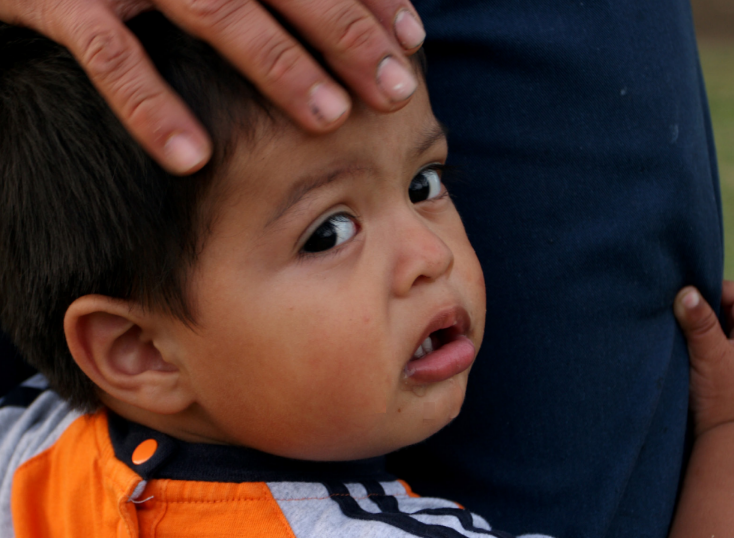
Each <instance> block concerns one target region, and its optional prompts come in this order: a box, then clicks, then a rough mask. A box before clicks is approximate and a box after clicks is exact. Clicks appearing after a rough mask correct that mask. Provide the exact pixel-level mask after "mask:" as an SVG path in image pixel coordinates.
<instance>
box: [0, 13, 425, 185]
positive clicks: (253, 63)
mask: <svg viewBox="0 0 734 538" xmlns="http://www.w3.org/2000/svg"><path fill="white" fill-rule="evenodd" d="M265 2H266V3H267V5H268V7H269V8H271V9H273V10H275V11H277V12H278V13H279V14H280V15H282V16H283V17H284V18H285V19H287V20H288V21H289V23H290V24H292V25H293V27H295V28H296V29H297V30H298V31H299V32H300V33H301V34H302V35H303V37H304V38H305V39H306V40H307V41H308V42H309V43H310V44H311V45H312V46H313V47H315V48H316V49H317V50H319V51H320V52H321V53H322V54H323V55H324V58H325V60H326V62H327V63H328V64H329V65H330V66H331V68H332V69H333V70H334V72H335V73H336V74H337V75H338V76H339V77H340V78H341V79H342V80H343V81H344V83H345V84H346V85H347V86H349V88H351V89H352V90H353V91H354V93H355V94H356V95H357V96H358V97H359V98H360V99H362V100H364V102H365V103H367V104H368V105H369V106H371V107H372V108H374V109H375V110H378V111H383V112H387V111H391V110H396V109H398V108H401V107H402V106H403V105H405V104H406V103H407V101H408V99H409V98H410V96H411V94H412V93H413V91H414V89H415V86H416V81H415V78H414V77H413V74H412V70H411V69H410V66H409V64H408V61H407V59H406V57H405V54H406V53H407V54H409V53H412V52H415V51H416V50H417V49H418V48H419V47H420V45H421V44H422V42H423V37H424V35H425V34H424V31H423V26H422V24H421V23H420V19H419V18H418V15H417V13H416V11H415V9H414V8H413V6H412V5H411V4H410V2H409V1H408V0H362V1H360V0H265ZM265 2H263V3H265ZM150 9H158V10H160V11H162V12H163V13H164V14H165V15H166V16H167V17H168V18H169V19H171V20H172V21H174V22H175V23H177V24H179V25H180V26H181V27H183V28H184V29H186V30H187V31H189V32H191V33H192V34H194V35H195V36H197V37H198V38H200V39H203V40H205V41H207V42H209V43H210V44H211V45H212V46H213V47H215V48H216V49H217V50H218V51H219V52H220V53H221V54H222V55H223V56H225V57H226V58H228V59H229V60H230V61H231V62H232V64H233V65H235V66H236V67H237V68H238V69H240V70H241V71H242V73H243V74H244V75H245V76H247V77H248V78H249V79H250V80H251V81H252V82H253V83H254V84H255V85H256V86H257V87H258V88H259V89H260V90H261V91H262V92H263V94H264V95H265V96H267V97H268V98H269V99H271V100H272V101H273V102H274V103H275V104H277V105H278V106H279V107H281V108H282V109H283V110H284V112H285V113H286V114H288V115H289V116H291V117H292V118H293V120H294V121H296V123H298V124H299V125H301V126H302V127H303V128H304V129H306V130H308V131H311V132H314V133H319V132H326V131H330V130H333V129H335V128H337V127H338V126H339V125H341V123H342V122H343V121H344V120H345V119H346V117H347V115H348V114H349V109H350V99H349V95H348V94H347V92H346V91H345V89H344V88H342V87H341V86H340V85H339V84H338V83H337V82H336V81H334V79H333V78H332V77H330V76H329V75H328V74H327V73H326V72H325V71H324V70H323V69H322V68H321V67H320V66H319V64H318V63H317V62H316V61H315V60H314V59H313V58H312V57H311V55H310V54H309V53H308V52H307V51H306V50H305V49H304V48H303V47H302V46H301V45H300V44H299V43H298V41H297V40H296V39H294V38H293V36H291V35H290V34H289V33H288V32H287V31H286V30H285V29H284V28H283V27H282V26H281V25H280V24H279V23H278V22H277V21H276V19H275V18H274V17H273V16H272V15H270V13H269V12H268V11H267V10H266V9H265V7H264V6H263V4H261V3H259V2H257V1H255V0H0V20H4V21H7V22H9V23H11V24H16V25H23V26H27V27H30V28H32V29H34V30H36V31H38V32H40V33H42V34H44V35H46V36H48V37H50V38H51V39H54V40H56V41H58V42H59V43H61V44H63V45H64V46H66V47H67V48H68V49H69V50H70V51H71V53H72V54H73V55H74V56H75V57H76V59H77V60H78V61H79V63H80V64H81V65H82V67H83V68H84V69H85V70H86V72H87V74H88V75H89V77H90V79H91V80H92V82H93V83H94V85H95V86H96V87H97V88H98V90H99V91H100V93H101V94H102V95H103V96H104V97H105V99H106V100H107V101H108V103H109V104H110V107H111V108H112V110H114V112H115V113H116V114H117V116H118V117H119V118H120V120H121V121H122V123H123V124H124V125H125V126H126V128H127V129H128V130H129V131H130V133H131V134H132V135H133V136H134V137H135V138H136V139H137V141H138V142H139V143H140V144H141V145H142V146H143V147H144V148H145V149H146V151H147V152H148V153H149V154H150V155H151V156H152V157H153V158H154V159H155V160H156V161H158V163H160V164H161V166H163V167H164V168H166V169H167V170H168V171H170V172H172V173H174V174H188V173H192V172H195V171H196V170H198V169H200V168H201V167H202V166H204V164H206V162H207V161H208V159H209V157H210V156H211V142H210V140H209V137H208V135H207V134H206V132H205V131H204V129H203V127H202V126H201V124H200V123H199V122H198V121H197V120H196V118H194V116H193V115H192V114H191V112H190V111H189V110H188V109H187V107H186V106H185V105H184V103H183V102H182V101H181V99H180V98H178V96H177V95H175V93H174V92H173V91H172V90H171V88H170V87H168V85H167V84H166V83H165V82H164V81H163V79H162V78H161V77H160V75H159V74H158V73H157V72H156V70H155V68H154V66H153V65H152V63H151V61H150V59H149V58H148V57H147V55H146V54H145V51H144V50H143V48H142V47H141V46H140V44H139V43H138V42H137V40H136V39H135V37H134V36H133V35H132V34H131V33H130V32H129V31H128V30H127V28H126V27H125V25H124V24H123V22H124V21H125V20H127V19H129V18H131V17H133V16H135V15H137V14H138V13H140V12H142V11H146V10H150Z"/></svg>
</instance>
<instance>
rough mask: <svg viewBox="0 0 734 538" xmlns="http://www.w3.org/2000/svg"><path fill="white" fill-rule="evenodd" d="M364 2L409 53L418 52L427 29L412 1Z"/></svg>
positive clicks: (365, 0)
mask: <svg viewBox="0 0 734 538" xmlns="http://www.w3.org/2000/svg"><path fill="white" fill-rule="evenodd" d="M362 3H363V4H364V5H365V7H367V9H369V10H370V11H371V12H372V14H373V15H374V16H375V17H376V18H377V20H378V21H380V24H382V26H383V27H384V28H385V29H386V30H387V31H388V32H391V33H392V34H393V36H394V37H395V39H396V40H397V42H398V43H399V44H400V46H401V47H402V48H403V50H404V51H405V52H406V53H407V54H412V53H414V52H416V51H417V50H418V49H419V48H420V47H421V45H423V40H424V39H425V38H426V31H425V29H424V28H423V22H422V21H421V18H420V15H418V12H417V11H416V10H415V8H414V7H413V5H412V4H411V3H410V2H407V1H405V0H362Z"/></svg>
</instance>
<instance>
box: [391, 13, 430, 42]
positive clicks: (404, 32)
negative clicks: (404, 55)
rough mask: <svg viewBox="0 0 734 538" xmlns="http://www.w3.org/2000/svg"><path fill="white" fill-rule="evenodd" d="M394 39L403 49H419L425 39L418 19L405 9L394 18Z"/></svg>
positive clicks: (424, 32)
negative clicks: (395, 38)
mask: <svg viewBox="0 0 734 538" xmlns="http://www.w3.org/2000/svg"><path fill="white" fill-rule="evenodd" d="M394 28H395V37H397V39H398V42H399V43H400V44H401V45H402V46H403V48H405V49H414V48H416V47H420V46H421V45H422V44H423V41H424V40H425V39H426V31H425V30H424V29H423V25H422V24H421V23H420V22H418V19H416V18H415V16H413V14H412V13H411V12H410V11H408V10H407V9H402V10H400V12H399V13H398V15H397V17H395V24H394Z"/></svg>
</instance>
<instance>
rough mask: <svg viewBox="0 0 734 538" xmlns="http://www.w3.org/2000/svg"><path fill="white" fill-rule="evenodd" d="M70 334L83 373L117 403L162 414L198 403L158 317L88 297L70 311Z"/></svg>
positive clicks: (125, 304)
mask: <svg viewBox="0 0 734 538" xmlns="http://www.w3.org/2000/svg"><path fill="white" fill-rule="evenodd" d="M64 332H65V334H66V341H67V345H68V346H69V350H70V351H71V355H72V356H73V357H74V360H75V361H76V363H77V365H78V366H79V368H81V369H82V371H83V372H84V373H85V374H86V375H87V376H88V377H89V378H90V379H91V380H92V381H93V382H94V384H95V385H97V387H99V388H100V389H101V390H102V391H103V392H104V393H105V394H107V395H108V396H110V397H112V398H113V399H115V400H119V401H121V402H123V403H124V404H128V405H132V406H134V407H137V408H140V409H143V410H145V411H149V412H153V413H158V414H173V413H178V412H180V411H183V410H185V409H186V408H187V407H188V406H189V405H191V403H193V398H192V394H191V393H190V390H189V386H188V384H187V383H186V382H185V376H183V375H182V371H181V369H180V365H179V364H177V362H178V361H177V357H176V356H175V355H174V353H173V350H174V349H175V346H172V345H170V341H169V340H168V338H169V337H168V335H167V333H166V331H165V330H164V327H162V323H161V319H160V317H158V316H156V315H155V314H151V313H148V312H145V311H143V309H142V308H140V307H139V306H137V305H131V303H129V302H127V301H123V300H120V299H113V298H111V297H106V296H103V295H85V296H83V297H80V298H78V299H77V300H76V301H74V302H73V303H72V304H71V305H70V306H69V308H68V309H67V311H66V316H65V317H64ZM103 399H104V398H103Z"/></svg>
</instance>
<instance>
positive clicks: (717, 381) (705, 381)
mask: <svg viewBox="0 0 734 538" xmlns="http://www.w3.org/2000/svg"><path fill="white" fill-rule="evenodd" d="M673 310H674V312H675V317H676V318H677V319H678V323H679V324H680V327H681V329H682V330H683V335H684V336H685V337H686V340H687V342H688V353H689V355H690V360H691V408H692V411H693V412H694V415H695V417H696V431H697V432H698V433H699V434H700V433H702V432H704V431H706V430H708V429H710V428H711V427H713V426H715V425H716V424H718V423H719V422H720V421H721V420H722V419H723V418H724V417H723V416H721V415H722V412H723V411H728V409H731V407H730V406H731V403H730V402H729V401H728V400H729V399H730V398H731V396H730V395H731V393H732V389H733V388H734V347H732V344H731V342H730V341H729V340H728V339H727V338H726V335H725V334H724V331H723V330H722V328H721V325H720V324H719V320H718V318H717V317H716V314H715V313H714V311H713V310H712V309H711V307H710V306H709V304H708V303H707V302H706V301H705V300H704V299H703V297H702V296H701V294H700V293H699V292H698V290H696V288H693V287H690V286H689V287H686V288H683V289H682V290H681V291H680V292H679V293H678V295H677V297H676V298H675V304H674V307H673Z"/></svg>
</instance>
